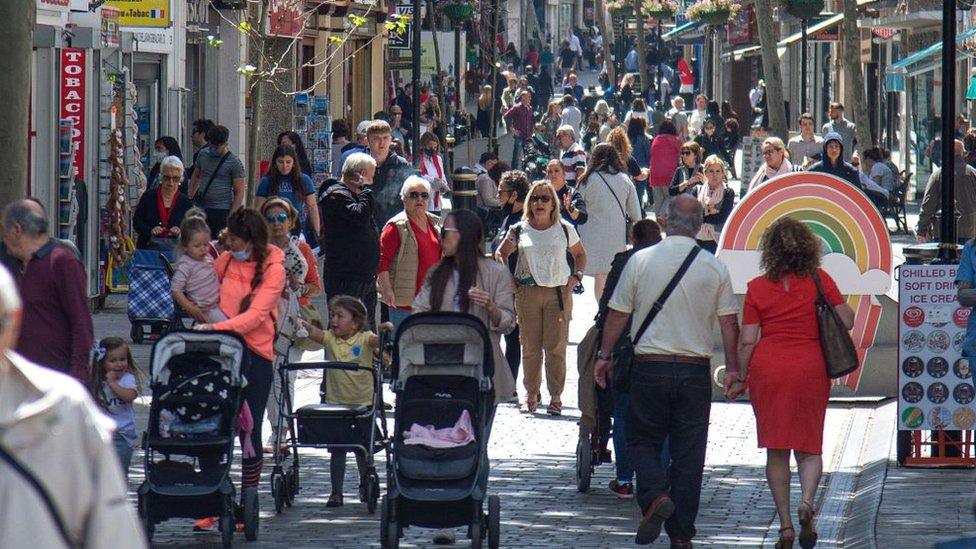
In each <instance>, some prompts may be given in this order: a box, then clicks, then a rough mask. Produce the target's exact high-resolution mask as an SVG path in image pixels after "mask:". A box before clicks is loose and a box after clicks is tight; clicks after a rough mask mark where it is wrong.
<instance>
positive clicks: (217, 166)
mask: <svg viewBox="0 0 976 549" xmlns="http://www.w3.org/2000/svg"><path fill="white" fill-rule="evenodd" d="M229 138H230V130H228V129H227V128H225V127H224V126H214V127H212V128H210V131H209V132H207V141H208V143H209V146H208V147H206V148H205V149H203V151H201V153H200V156H199V157H197V160H196V164H195V165H194V166H193V176H192V177H191V178H190V198H192V199H193V200H194V202H196V203H198V204H200V205H202V206H203V209H204V210H206V212H207V225H210V235H211V237H213V238H214V239H216V238H217V234H218V233H220V231H221V230H223V228H224V227H226V226H227V216H228V215H230V212H232V211H234V210H236V209H237V208H240V207H241V206H243V205H244V193H245V191H246V190H247V183H246V182H245V181H244V164H243V163H242V162H241V159H240V158H238V157H237V155H235V154H234V153H232V152H230V147H229V146H228V144H227V140H228V139H229Z"/></svg>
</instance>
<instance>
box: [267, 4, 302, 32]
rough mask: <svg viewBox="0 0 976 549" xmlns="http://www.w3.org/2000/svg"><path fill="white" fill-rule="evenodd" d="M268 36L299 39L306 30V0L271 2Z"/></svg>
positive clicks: (269, 6)
mask: <svg viewBox="0 0 976 549" xmlns="http://www.w3.org/2000/svg"><path fill="white" fill-rule="evenodd" d="M269 2H270V4H269V5H268V34H271V35H272V36H281V37H284V38H298V37H299V36H301V35H302V31H303V30H304V28H305V13H304V12H305V1H304V0H269Z"/></svg>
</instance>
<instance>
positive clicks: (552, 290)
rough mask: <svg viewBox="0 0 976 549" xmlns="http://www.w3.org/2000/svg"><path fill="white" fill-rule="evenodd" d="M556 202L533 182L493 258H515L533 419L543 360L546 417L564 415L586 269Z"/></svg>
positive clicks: (583, 255)
mask: <svg viewBox="0 0 976 549" xmlns="http://www.w3.org/2000/svg"><path fill="white" fill-rule="evenodd" d="M629 184H630V182H628V185H629ZM557 200H558V197H557V195H556V190H555V189H554V188H553V187H552V185H551V184H550V183H549V182H547V181H537V182H535V183H534V184H533V185H532V187H531V188H529V192H528V194H527V196H526V199H525V207H524V209H523V212H524V213H523V216H522V221H521V222H519V223H516V224H515V225H512V226H511V227H510V228H509V229H508V234H507V235H506V236H505V240H504V242H503V243H502V245H501V246H500V247H499V248H498V252H496V254H495V258H496V259H497V260H499V261H501V262H502V263H506V264H507V263H508V257H509V256H510V255H512V253H518V259H517V260H516V264H515V284H516V290H515V312H516V315H517V317H518V325H519V331H520V338H521V344H522V364H523V365H524V368H523V371H524V374H523V379H522V383H523V385H524V386H525V392H526V397H525V408H524V411H526V412H528V413H534V412H535V410H536V407H537V406H538V405H539V397H540V393H539V391H540V388H541V386H542V378H541V375H542V359H543V354H544V356H545V363H546V387H547V388H548V390H549V396H550V401H549V406H548V408H547V409H546V411H547V413H549V414H550V415H560V414H561V413H562V391H563V385H564V384H565V382H566V346H567V344H568V342H569V321H570V319H571V318H572V312H573V288H574V287H575V286H576V285H577V284H579V283H580V281H581V280H582V278H583V271H584V270H585V269H586V252H585V251H584V249H583V244H582V242H581V241H580V238H579V235H578V234H576V229H575V228H574V227H573V226H572V225H570V224H569V223H567V222H566V221H563V220H562V218H561V217H560V216H559V204H558V203H557ZM570 257H571V258H572V264H571V262H570Z"/></svg>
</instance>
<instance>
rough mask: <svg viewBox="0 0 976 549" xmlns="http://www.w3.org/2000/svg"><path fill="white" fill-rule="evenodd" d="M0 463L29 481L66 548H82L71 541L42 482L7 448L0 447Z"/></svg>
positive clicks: (62, 519)
mask: <svg viewBox="0 0 976 549" xmlns="http://www.w3.org/2000/svg"><path fill="white" fill-rule="evenodd" d="M0 461H3V462H5V463H6V464H7V465H9V466H10V468H11V469H13V470H14V472H16V473H17V474H18V475H20V477H21V478H23V479H24V480H26V481H27V483H28V484H30V485H31V488H33V489H34V492H35V493H37V497H39V498H40V499H41V502H42V503H43V504H44V507H45V509H47V512H48V515H50V517H51V520H52V521H53V522H54V526H55V527H57V529H58V533H59V534H60V535H61V540H62V541H64V545H65V547H70V548H72V549H73V548H75V547H81V545H80V544H78V542H76V541H74V540H72V539H71V534H69V533H68V527H67V525H65V523H64V518H62V517H61V513H59V512H58V508H57V507H56V506H55V505H54V500H52V499H51V495H50V494H49V493H48V491H47V490H46V489H45V488H44V485H43V484H41V481H40V480H38V479H37V477H36V476H34V475H33V474H32V473H31V472H30V470H29V469H27V467H25V466H24V464H23V463H21V462H20V461H19V460H18V459H17V458H15V457H14V456H13V455H11V454H10V453H9V452H8V451H7V449H6V448H4V447H3V446H2V445H0Z"/></svg>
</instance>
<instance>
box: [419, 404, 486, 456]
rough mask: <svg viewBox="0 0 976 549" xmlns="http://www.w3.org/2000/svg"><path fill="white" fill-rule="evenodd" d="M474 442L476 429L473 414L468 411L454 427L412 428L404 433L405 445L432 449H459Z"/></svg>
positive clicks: (431, 426)
mask: <svg viewBox="0 0 976 549" xmlns="http://www.w3.org/2000/svg"><path fill="white" fill-rule="evenodd" d="M472 442H474V428H473V427H472V426H471V414H469V413H468V411H467V410H464V411H463V412H461V417H460V418H458V420H457V423H455V424H454V427H445V428H443V429H435V428H434V426H433V425H417V424H416V423H414V424H413V425H411V426H410V430H409V431H404V432H403V443H404V444H421V445H424V446H428V447H430V448H457V447H460V446H465V445H467V444H470V443H472Z"/></svg>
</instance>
